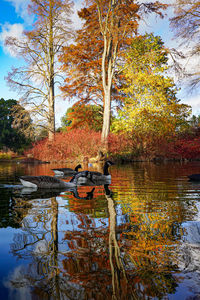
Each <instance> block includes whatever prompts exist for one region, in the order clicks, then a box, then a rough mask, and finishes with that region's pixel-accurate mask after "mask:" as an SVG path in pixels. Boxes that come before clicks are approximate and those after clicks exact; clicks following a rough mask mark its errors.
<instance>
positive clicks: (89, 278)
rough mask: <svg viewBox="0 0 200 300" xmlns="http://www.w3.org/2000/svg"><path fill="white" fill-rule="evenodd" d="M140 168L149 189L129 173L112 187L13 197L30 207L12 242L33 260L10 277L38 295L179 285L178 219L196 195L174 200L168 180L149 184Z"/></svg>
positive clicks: (138, 295)
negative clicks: (176, 276) (165, 184)
mask: <svg viewBox="0 0 200 300" xmlns="http://www.w3.org/2000/svg"><path fill="white" fill-rule="evenodd" d="M144 174H146V173H145V172H144V173H143V175H144ZM143 175H142V178H147V179H145V180H147V182H146V183H145V186H147V188H148V189H149V190H150V191H151V192H150V193H146V191H144V188H143V187H142V184H143V185H144V181H143V182H142V178H141V177H140V176H138V180H141V182H142V184H140V185H139V182H137V184H138V186H139V188H138V186H137V185H136V186H137V188H135V189H133V187H132V186H131V185H133V184H134V182H133V180H132V178H131V179H130V180H124V181H122V182H123V184H120V183H118V184H117V185H116V186H119V187H120V188H116V187H113V188H112V190H113V191H114V192H113V193H112V191H110V190H109V188H108V186H105V187H104V190H103V188H102V187H101V186H98V187H96V186H95V190H94V188H93V187H78V189H77V190H74V191H67V192H65V193H62V195H59V193H58V194H54V195H53V194H52V193H49V191H47V193H46V192H45V191H41V192H42V193H43V194H39V193H38V191H37V192H34V193H32V195H28V194H27V195H26V194H24V195H21V196H19V199H17V200H16V198H17V197H15V201H17V202H16V203H18V208H20V209H23V205H24V204H25V203H26V205H27V207H26V213H25V214H24V215H23V217H24V219H23V220H22V222H21V225H22V229H23V233H21V234H18V235H15V239H14V241H13V244H12V245H11V249H12V252H13V254H14V255H16V256H17V257H19V258H20V259H21V258H23V259H25V258H26V259H28V262H29V265H28V267H27V268H24V269H23V271H21V277H22V278H20V279H19V278H18V279H17V278H14V277H12V278H11V279H12V285H14V284H16V288H18V287H19V286H20V284H21V285H22V286H23V285H24V286H25V285H26V286H27V285H30V286H31V287H32V293H33V294H34V296H33V297H35V295H37V298H38V299H49V298H51V297H52V298H55V299H65V298H66V299H68V298H70V299H80V300H81V299H92V298H94V299H104V298H106V299H127V300H129V299H145V298H146V299H147V298H151V297H155V298H157V299H163V298H164V297H165V295H166V294H168V293H174V291H175V289H176V285H177V282H176V280H175V279H174V277H173V274H174V271H175V272H176V271H177V269H178V265H179V263H180V259H179V257H178V256H177V251H178V250H180V248H179V247H180V246H179V243H178V240H180V239H181V237H182V234H183V232H182V231H183V228H182V227H181V225H180V224H181V222H182V220H183V219H184V218H185V216H186V214H187V213H188V214H189V213H191V214H193V208H194V207H193V204H192V205H190V204H191V203H192V201H190V204H187V203H185V204H184V205H183V204H181V203H178V200H177V201H173V202H172V201H170V199H171V198H172V195H173V197H174V198H175V199H176V197H178V195H180V194H178V193H177V192H176V191H175V190H174V189H173V191H172V194H169V193H167V191H166V190H165V189H164V188H163V189H161V192H162V195H160V194H159V192H160V191H159V185H160V184H158V183H155V185H154V186H153V184H152V182H151V181H149V184H148V178H149V177H148V176H146V175H145V176H146V177H145V176H144V177H143ZM118 177H119V178H120V176H118ZM122 177H123V176H122ZM126 184H127V189H128V192H127V191H126ZM156 184H158V187H157V189H156ZM162 184H163V183H162ZM128 185H129V186H128ZM114 186H115V185H114ZM130 186H131V193H130V192H129V191H130ZM162 186H163V185H162ZM150 188H151V189H150ZM54 192H55V191H54ZM146 194H147V195H146ZM15 196H16V195H15ZM148 196H149V197H148ZM49 197H50V199H49ZM56 197H57V198H56ZM32 199H34V200H32ZM61 199H62V201H63V202H62V205H60V206H59V201H61ZM20 201H21V202H20ZM188 203H189V202H188ZM187 206H188V209H189V212H186V208H187ZM183 207H185V208H184V209H183ZM187 250H188V252H189V247H188V249H187ZM178 253H180V251H179V252H178ZM182 259H183V258H182Z"/></svg>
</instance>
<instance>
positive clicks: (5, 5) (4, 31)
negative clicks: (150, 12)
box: [0, 0, 200, 126]
mask: <svg viewBox="0 0 200 300" xmlns="http://www.w3.org/2000/svg"><path fill="white" fill-rule="evenodd" d="M0 1H1V2H0V4H1V9H0V66H1V68H0V70H1V71H0V98H4V99H6V100H7V99H11V98H12V99H16V100H18V99H19V98H20V95H19V94H18V93H17V91H11V90H10V88H9V87H8V85H7V83H6V81H5V79H4V77H5V76H7V74H8V72H9V71H11V68H12V66H14V67H18V66H20V65H21V64H23V60H22V59H21V60H19V58H16V57H14V56H13V53H12V52H11V53H10V52H9V51H8V49H6V47H5V46H4V45H3V42H4V40H5V37H6V36H8V35H13V36H16V37H18V36H20V34H21V32H22V30H23V29H27V28H29V26H30V24H31V18H30V16H29V15H28V13H27V4H28V2H29V0H0ZM143 1H147V0H143ZM169 1H173V0H168V1H167V0H166V2H168V3H169ZM80 5H81V2H79V1H77V2H76V5H75V7H80ZM74 21H75V23H76V24H77V26H78V23H79V21H78V17H77V16H76V15H75V16H74ZM141 31H143V32H145V31H147V32H154V33H155V34H156V35H160V36H161V38H162V39H163V41H164V43H165V45H166V46H167V47H177V43H176V41H174V40H173V33H172V32H171V31H170V28H169V21H168V18H166V19H164V20H160V19H159V18H155V16H151V17H150V18H149V20H148V24H145V23H143V24H142V26H141ZM178 96H179V98H180V99H181V101H182V102H183V103H186V104H189V105H191V106H192V112H193V114H198V113H199V114H200V96H199V94H198V93H197V92H196V93H195V94H193V95H187V94H186V93H185V91H184V90H183V89H182V91H181V92H179V94H178ZM71 105H72V104H69V103H67V102H66V101H59V103H57V104H56V123H57V126H59V125H60V118H61V117H62V116H63V114H64V113H65V112H66V110H67V108H68V107H69V106H71Z"/></svg>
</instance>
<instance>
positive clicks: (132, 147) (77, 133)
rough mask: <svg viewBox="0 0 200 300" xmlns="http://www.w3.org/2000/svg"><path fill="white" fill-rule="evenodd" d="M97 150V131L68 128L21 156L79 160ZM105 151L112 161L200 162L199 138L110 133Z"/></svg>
mask: <svg viewBox="0 0 200 300" xmlns="http://www.w3.org/2000/svg"><path fill="white" fill-rule="evenodd" d="M172 140H173V141H172ZM100 148H101V133H100V132H95V131H89V130H84V129H72V130H70V131H67V132H59V133H56V134H55V139H54V140H53V141H52V142H50V141H49V140H48V139H43V140H41V141H39V142H37V143H35V144H33V148H32V149H30V150H28V151H27V152H26V153H25V154H29V155H31V156H32V157H34V158H36V159H39V160H43V161H65V160H68V161H69V160H79V161H80V160H83V159H84V158H86V157H87V158H92V157H96V156H97V154H98V150H99V149H100ZM108 149H109V150H108V156H109V157H111V158H114V159H115V158H122V159H128V160H129V159H131V160H134V159H136V158H137V159H138V158H139V159H142V160H152V159H154V158H163V159H164V158H166V159H200V138H199V136H193V137H191V136H190V137H189V136H188V137H184V138H183V137H182V138H181V137H179V138H178V137H174V138H173V139H172V138H171V142H169V140H168V139H167V138H166V137H164V136H163V137H155V136H154V137H151V136H147V137H145V136H142V137H141V136H137V135H134V136H128V135H125V134H119V133H118V134H114V133H110V135H109V138H108Z"/></svg>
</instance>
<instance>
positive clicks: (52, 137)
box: [48, 78, 55, 141]
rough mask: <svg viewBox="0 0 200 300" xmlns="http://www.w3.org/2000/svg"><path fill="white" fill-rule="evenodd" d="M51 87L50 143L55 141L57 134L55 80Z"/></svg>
mask: <svg viewBox="0 0 200 300" xmlns="http://www.w3.org/2000/svg"><path fill="white" fill-rule="evenodd" d="M51 81H52V82H51V83H50V87H49V118H48V131H49V132H48V138H49V140H50V141H52V140H53V139H54V134H55V98H54V97H55V96H54V79H53V78H52V80H51Z"/></svg>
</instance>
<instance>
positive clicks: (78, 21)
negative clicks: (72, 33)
mask: <svg viewBox="0 0 200 300" xmlns="http://www.w3.org/2000/svg"><path fill="white" fill-rule="evenodd" d="M81 8H83V2H82V1H78V2H75V3H74V14H73V15H72V22H73V26H74V29H79V28H81V25H82V20H81V19H80V18H79V16H78V14H77V11H79V10H80V9H81Z"/></svg>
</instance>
